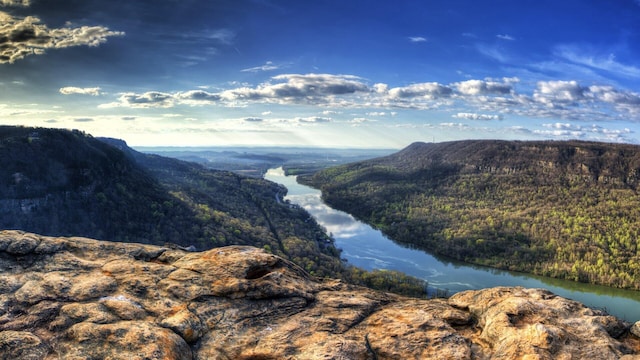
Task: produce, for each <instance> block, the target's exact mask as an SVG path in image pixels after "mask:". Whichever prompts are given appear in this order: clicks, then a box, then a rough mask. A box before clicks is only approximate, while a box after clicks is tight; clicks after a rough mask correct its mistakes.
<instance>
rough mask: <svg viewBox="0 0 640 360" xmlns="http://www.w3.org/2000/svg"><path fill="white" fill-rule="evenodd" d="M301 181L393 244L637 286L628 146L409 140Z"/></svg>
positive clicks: (636, 164)
mask: <svg viewBox="0 0 640 360" xmlns="http://www.w3.org/2000/svg"><path fill="white" fill-rule="evenodd" d="M300 180H301V181H302V182H305V183H307V184H309V185H312V186H315V187H317V188H320V189H321V190H322V194H323V197H324V199H325V201H327V203H329V204H331V205H332V206H333V207H336V208H338V209H341V210H344V211H347V212H350V213H352V214H354V215H355V216H357V217H359V218H360V219H363V220H364V221H367V222H369V223H371V224H373V225H375V226H377V227H379V228H380V229H381V230H382V231H383V232H384V233H386V234H387V235H389V236H390V237H391V238H392V239H394V240H395V241H398V242H400V243H403V244H407V245H410V246H415V247H419V248H423V249H426V250H429V251H433V252H435V253H437V254H441V255H445V256H448V257H451V258H455V259H458V260H463V261H466V262H470V263H476V264H482V265H488V266H492V267H497V268H504V269H510V270H518V271H524V272H530V273H535V274H539V275H546V276H551V277H558V278H564V279H571V280H576V281H581V282H590V283H598V284H605V285H609V286H615V287H623V288H634V289H640V240H639V238H640V236H639V235H640V195H639V194H638V188H639V187H640V147H638V146H635V145H626V144H606V143H594V142H580V141H566V142H551V141H541V142H529V141H493V140H478V141H455V142H445V143H430V144H427V143H414V144H412V145H410V146H409V147H407V148H405V149H404V150H402V151H399V152H397V153H395V154H392V155H390V156H387V157H382V158H378V159H374V160H369V161H363V162H358V163H353V164H348V165H344V166H339V167H335V168H331V169H327V170H324V171H320V172H318V173H316V174H315V175H313V176H312V177H302V178H300Z"/></svg>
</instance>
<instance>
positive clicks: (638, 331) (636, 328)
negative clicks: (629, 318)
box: [631, 321, 640, 338]
mask: <svg viewBox="0 0 640 360" xmlns="http://www.w3.org/2000/svg"><path fill="white" fill-rule="evenodd" d="M631 333H632V334H633V335H635V336H636V337H639V338H640V321H636V322H635V323H634V324H633V326H631Z"/></svg>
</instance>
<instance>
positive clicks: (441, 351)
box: [0, 231, 640, 360]
mask: <svg viewBox="0 0 640 360" xmlns="http://www.w3.org/2000/svg"><path fill="white" fill-rule="evenodd" d="M0 274H1V275H0V354H2V356H1V357H2V358H6V359H61V358H64V359H106V358H109V359H127V360H131V359H430V358H433V359H488V358H493V359H513V358H523V359H524V358H526V359H557V358H563V359H569V358H574V359H584V358H592V359H617V358H621V357H625V358H638V357H637V355H635V356H634V355H633V354H640V339H639V338H637V337H636V336H634V335H632V334H630V333H629V329H630V324H628V323H625V322H623V321H621V320H618V319H616V318H615V317H612V316H608V315H606V314H604V313H601V312H599V311H595V310H591V309H589V308H586V307H585V306H583V305H581V304H579V303H577V302H574V301H570V300H566V299H563V298H560V297H558V296H555V295H554V294H552V293H549V292H547V291H545V290H534V289H523V288H494V289H487V290H481V291H468V292H464V293H460V294H457V295H455V296H453V297H452V298H450V299H448V300H444V299H434V300H417V299H409V298H403V297H399V296H395V295H390V294H384V293H379V292H374V291H372V290H368V289H365V288H359V287H353V286H349V285H346V284H343V283H341V282H339V281H334V280H328V281H324V282H318V281H316V280H314V279H312V278H310V277H309V276H308V275H307V274H306V273H305V272H304V271H302V270H301V269H300V268H298V267H297V266H296V265H294V264H292V263H290V262H288V261H286V260H283V259H282V258H279V257H276V256H274V255H271V254H268V253H265V252H263V251H262V250H258V249H256V248H252V247H241V246H233V247H224V248H217V249H213V250H209V251H206V252H199V253H189V252H183V251H180V250H174V249H167V248H160V247H156V246H150V245H139V244H126V243H113V242H100V241H96V240H90V239H84V238H52V237H44V236H39V235H35V234H30V233H24V232H19V231H3V232H0Z"/></svg>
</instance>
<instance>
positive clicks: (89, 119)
mask: <svg viewBox="0 0 640 360" xmlns="http://www.w3.org/2000/svg"><path fill="white" fill-rule="evenodd" d="M73 121H74V122H92V121H94V119H92V118H75V119H73Z"/></svg>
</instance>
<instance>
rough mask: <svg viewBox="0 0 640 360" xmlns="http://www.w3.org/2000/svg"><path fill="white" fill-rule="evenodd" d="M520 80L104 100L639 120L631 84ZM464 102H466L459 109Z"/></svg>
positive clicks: (314, 82) (338, 78) (328, 82)
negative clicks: (525, 84) (522, 83)
mask: <svg viewBox="0 0 640 360" xmlns="http://www.w3.org/2000/svg"><path fill="white" fill-rule="evenodd" d="M518 84H519V79H518V78H503V79H483V80H480V79H472V80H466V81H461V82H455V83H451V84H441V83H438V82H424V83H416V84H410V85H407V86H399V87H390V86H389V85H387V84H381V83H377V84H373V85H368V84H367V82H366V80H364V79H362V78H360V77H358V76H353V75H332V74H283V75H277V76H274V77H272V78H271V80H270V81H268V82H266V83H263V84H260V85H257V86H255V87H249V86H243V87H238V88H231V89H227V90H223V91H219V92H209V91H205V90H190V91H182V92H174V93H165V92H159V91H151V92H146V93H140V94H138V93H133V92H130V93H122V94H120V96H119V98H118V100H117V101H116V102H112V103H109V104H104V105H102V106H101V107H104V108H109V107H131V108H151V107H158V108H168V107H174V106H179V105H188V106H205V105H214V106H225V107H237V106H246V105H249V104H252V103H272V104H281V105H319V106H323V107H329V108H334V109H338V108H367V109H381V110H384V109H387V110H389V109H415V110H429V109H436V108H437V109H441V110H447V109H450V110H451V111H455V112H454V114H453V115H452V116H453V117H454V118H457V119H466V120H501V119H503V116H504V115H506V114H513V115H518V116H528V117H536V118H553V119H567V120H584V121H586V120H615V119H625V120H632V121H640V94H638V93H635V92H632V91H628V90H624V89H618V88H615V87H613V86H609V85H590V86H584V85H582V84H580V83H579V82H578V81H575V80H568V81H560V80H556V81H539V82H537V83H536V84H535V87H534V89H533V90H532V91H530V92H528V93H527V92H521V91H519V89H518V88H517V86H518ZM461 108H464V109H465V110H464V111H459V110H454V109H461ZM469 110H471V111H469ZM486 113H494V114H492V115H487V114H486ZM496 113H498V114H500V115H495V114H496Z"/></svg>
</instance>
